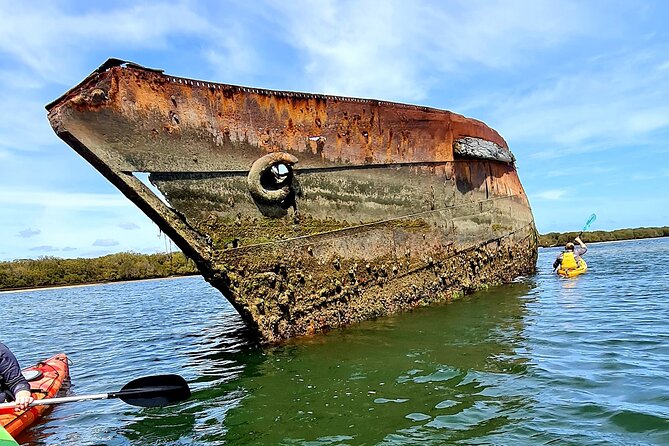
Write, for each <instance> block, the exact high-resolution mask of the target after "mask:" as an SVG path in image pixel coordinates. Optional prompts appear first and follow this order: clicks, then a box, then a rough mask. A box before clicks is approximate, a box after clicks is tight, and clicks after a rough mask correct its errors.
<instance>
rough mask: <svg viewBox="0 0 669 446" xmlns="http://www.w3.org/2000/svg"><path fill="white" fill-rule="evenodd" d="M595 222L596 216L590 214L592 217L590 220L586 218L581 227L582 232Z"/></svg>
mask: <svg viewBox="0 0 669 446" xmlns="http://www.w3.org/2000/svg"><path fill="white" fill-rule="evenodd" d="M595 220H597V216H596V215H595V214H592V215H591V216H590V218H588V221H587V222H586V223H585V226H583V231H582V232H585V231H587V230H588V228H589V227H590V225H591V224H592V223H593V222H594V221H595Z"/></svg>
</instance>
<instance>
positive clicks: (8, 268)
mask: <svg viewBox="0 0 669 446" xmlns="http://www.w3.org/2000/svg"><path fill="white" fill-rule="evenodd" d="M193 274H199V272H198V270H197V268H196V267H195V264H194V263H193V261H192V260H189V259H188V258H187V257H186V256H185V255H184V254H183V253H182V252H175V253H169V254H168V253H160V254H137V253H133V252H121V253H118V254H110V255H107V256H103V257H97V258H93V259H82V258H80V259H61V258H57V257H40V258H39V259H36V260H33V259H20V260H13V261H11V262H0V291H10V290H11V291H14V290H22V289H33V288H48V287H62V286H72V285H88V284H96V283H110V282H124V281H131V280H144V279H160V278H165V277H172V276H188V275H193Z"/></svg>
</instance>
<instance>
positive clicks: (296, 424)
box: [225, 285, 529, 444]
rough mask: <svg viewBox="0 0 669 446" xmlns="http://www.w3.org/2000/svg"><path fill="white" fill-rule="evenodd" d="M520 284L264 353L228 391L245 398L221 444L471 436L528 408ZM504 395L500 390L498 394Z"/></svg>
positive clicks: (398, 440)
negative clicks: (519, 385)
mask: <svg viewBox="0 0 669 446" xmlns="http://www.w3.org/2000/svg"><path fill="white" fill-rule="evenodd" d="M527 290H528V288H527V286H526V285H514V286H510V287H503V288H497V289H495V290H494V291H489V292H487V293H483V294H488V296H478V297H477V298H476V301H473V300H471V299H465V300H463V301H460V302H455V303H453V304H450V305H443V306H437V307H432V308H423V309H420V310H417V311H414V312H413V313H410V314H403V315H398V316H395V317H392V318H386V319H382V320H377V321H370V322H365V323H362V324H360V325H359V326H356V327H352V328H349V329H346V330H342V331H337V332H333V333H329V334H326V335H322V336H316V337H312V338H306V339H298V340H294V341H293V342H291V343H290V344H288V345H285V346H282V347H276V348H273V349H269V350H266V351H265V352H264V355H263V359H264V360H263V361H261V362H257V363H255V364H254V365H253V366H252V367H247V368H246V369H245V370H244V372H243V373H242V374H241V376H240V377H239V378H238V379H237V380H235V382H234V384H233V386H234V387H237V388H239V387H241V388H243V389H245V390H246V392H247V393H248V395H247V396H246V397H245V398H244V399H243V400H242V401H241V402H240V404H239V405H238V406H237V407H235V408H233V409H231V410H230V411H229V412H228V414H227V416H226V420H225V425H226V426H227V428H228V432H227V436H226V439H227V440H228V442H231V443H232V444H243V443H245V442H258V443H262V444H280V443H285V444H301V443H303V442H305V441H314V442H315V443H313V444H340V443H341V442H344V443H346V442H347V441H350V442H351V444H375V443H377V442H381V441H383V442H388V443H397V444H406V442H408V441H418V440H419V439H420V440H421V441H441V440H445V439H450V440H454V439H465V438H475V437H479V436H481V435H482V434H484V433H486V432H489V431H492V430H498V429H501V428H503V426H504V425H506V424H507V423H509V420H510V419H511V418H513V413H514V412H515V411H516V410H518V408H520V407H521V406H523V405H524V404H527V403H528V401H529V400H528V399H526V398H525V396H524V395H523V394H522V393H519V394H518V395H513V394H509V393H508V387H509V385H512V382H513V381H514V380H515V379H517V378H518V377H519V376H522V374H523V373H524V371H525V365H524V363H525V361H526V360H525V359H524V358H523V357H522V356H518V355H517V354H516V352H517V351H518V350H522V349H523V339H522V319H523V304H522V299H520V296H522V295H524V294H526V293H527ZM501 386H503V387H504V388H505V389H504V391H502V390H501V389H500V387H501Z"/></svg>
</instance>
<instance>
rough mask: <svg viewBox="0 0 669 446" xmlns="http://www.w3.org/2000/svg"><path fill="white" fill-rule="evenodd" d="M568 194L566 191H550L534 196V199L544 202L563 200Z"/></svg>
mask: <svg viewBox="0 0 669 446" xmlns="http://www.w3.org/2000/svg"><path fill="white" fill-rule="evenodd" d="M567 193H568V191H567V190H565V189H550V190H545V191H543V192H538V193H536V194H534V195H533V196H534V197H537V198H540V199H542V200H561V199H562V198H563V197H564V196H565V195H566V194H567Z"/></svg>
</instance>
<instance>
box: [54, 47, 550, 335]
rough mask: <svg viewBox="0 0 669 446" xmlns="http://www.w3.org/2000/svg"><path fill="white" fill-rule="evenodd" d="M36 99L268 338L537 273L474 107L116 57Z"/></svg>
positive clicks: (523, 225)
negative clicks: (253, 80) (245, 82)
mask: <svg viewBox="0 0 669 446" xmlns="http://www.w3.org/2000/svg"><path fill="white" fill-rule="evenodd" d="M46 108H47V110H48V118H49V121H50V123H51V125H52V127H53V129H54V131H55V132H56V133H57V135H58V136H59V137H60V138H61V139H62V140H63V141H65V142H66V143H67V144H68V145H69V146H71V147H72V148H73V149H74V150H75V151H77V152H78V153H79V154H80V155H81V156H82V157H83V158H84V159H86V161H88V162H89V163H90V164H92V165H93V166H94V167H95V168H96V169H97V170H98V171H99V172H100V173H101V174H102V175H104V177H105V178H106V179H107V180H109V181H110V182H111V183H113V184H114V185H115V186H116V187H117V188H118V189H119V190H120V191H121V192H122V193H123V194H124V195H125V196H126V197H128V198H129V199H130V200H131V201H132V202H133V203H134V204H135V205H137V206H138V207H139V208H140V209H141V210H142V211H143V212H144V213H145V214H146V215H147V216H148V217H149V218H150V219H151V220H153V221H154V222H155V223H156V224H157V225H158V227H159V228H160V229H161V230H162V231H163V232H164V233H165V234H167V235H168V236H169V237H170V238H171V239H172V240H173V241H174V243H175V244H176V245H177V246H178V247H179V248H180V249H181V250H182V251H183V252H184V253H185V254H186V255H187V256H189V257H190V258H191V259H193V261H194V262H195V263H196V265H197V267H198V269H199V270H200V272H201V273H202V275H203V276H204V278H205V279H206V280H207V281H208V282H209V283H211V285H213V286H214V287H216V288H217V289H219V290H220V291H221V292H222V294H223V295H224V296H225V297H226V298H227V299H228V300H229V301H230V303H231V304H232V305H233V306H234V307H235V308H236V310H237V311H238V312H239V313H240V315H241V316H242V317H243V318H244V320H245V321H246V323H247V324H248V325H249V326H250V327H251V328H252V330H253V331H254V332H255V333H257V335H258V338H259V339H260V340H261V341H263V342H267V343H273V342H279V341H282V340H284V339H287V338H289V337H292V336H300V335H306V334H311V333H315V332H320V331H324V330H327V329H330V328H333V327H342V326H345V325H348V324H352V323H356V322H359V321H362V320H365V319H370V318H375V317H378V316H383V315H388V314H392V313H396V312H400V311H407V310H410V309H412V308H414V307H416V306H421V305H427V304H431V303H435V302H443V301H448V300H451V299H453V298H455V297H457V296H460V295H463V294H466V293H470V292H473V291H475V290H477V289H480V288H482V287H486V286H489V285H495V284H500V283H507V282H510V281H512V280H513V279H514V278H516V277H518V276H520V275H527V274H531V273H533V272H534V271H535V267H536V259H537V233H536V228H535V225H534V219H533V216H532V211H531V208H530V205H529V202H528V199H527V196H526V195H525V192H524V190H523V187H522V185H521V183H520V180H519V177H518V174H517V171H516V167H515V158H514V156H513V155H512V153H511V152H510V150H509V148H508V146H507V143H506V142H505V141H504V139H503V138H502V137H501V136H500V135H499V134H498V133H497V132H496V131H495V130H493V129H491V128H490V127H488V126H486V125H485V124H484V123H482V122H480V121H477V120H474V119H470V118H466V117H464V116H462V115H459V114H456V113H452V112H449V111H444V110H438V109H434V108H429V107H420V106H415V105H406V104H398V103H392V102H385V101H379V100H372V99H357V98H348V97H339V96H326V95H319V94H309V93H299V92H290V91H273V90H265V89H260V88H248V87H241V86H235V85H227V84H221V83H214V82H206V81H199V80H192V79H186V78H181V77H175V76H170V75H166V74H164V73H163V72H162V70H156V69H150V68H146V67H142V66H140V65H137V64H134V63H131V62H126V61H122V60H118V59H110V60H108V61H107V62H106V63H104V64H103V65H102V66H100V67H99V68H98V69H97V70H95V71H94V72H93V73H91V74H90V75H89V76H88V77H86V79H84V80H83V81H82V82H81V83H79V84H78V85H77V86H75V87H73V88H72V89H71V90H70V91H68V92H66V93H65V94H64V95H63V96H62V97H60V98H58V99H57V100H55V101H54V102H53V103H51V104H49V105H47V107H46ZM140 174H141V175H146V174H148V178H149V180H150V182H151V184H152V185H154V186H155V187H156V188H157V189H158V190H159V191H160V194H162V197H161V196H160V194H156V193H154V192H152V188H150V187H148V186H147V185H145V184H144V183H143V182H142V181H141V180H140V178H141V175H140Z"/></svg>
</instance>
